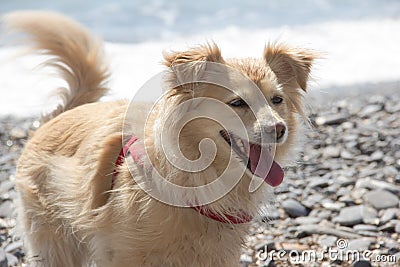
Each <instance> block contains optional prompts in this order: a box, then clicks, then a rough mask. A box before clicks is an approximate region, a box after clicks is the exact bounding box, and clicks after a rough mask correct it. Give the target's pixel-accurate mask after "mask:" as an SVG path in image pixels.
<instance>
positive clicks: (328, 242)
mask: <svg viewBox="0 0 400 267" xmlns="http://www.w3.org/2000/svg"><path fill="white" fill-rule="evenodd" d="M337 239H338V238H337V237H336V236H333V235H327V236H322V237H321V238H319V239H318V244H319V245H320V246H321V247H334V246H335V245H336V241H337Z"/></svg>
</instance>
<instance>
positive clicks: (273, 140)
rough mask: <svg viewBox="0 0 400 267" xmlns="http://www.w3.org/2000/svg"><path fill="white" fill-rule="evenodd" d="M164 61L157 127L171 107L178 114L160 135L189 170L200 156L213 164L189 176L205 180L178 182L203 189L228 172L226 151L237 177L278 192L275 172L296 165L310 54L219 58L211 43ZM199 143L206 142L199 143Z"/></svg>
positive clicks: (276, 49) (277, 48) (277, 49)
mask: <svg viewBox="0 0 400 267" xmlns="http://www.w3.org/2000/svg"><path fill="white" fill-rule="evenodd" d="M164 56H165V65H166V66H167V67H169V68H170V70H171V72H170V75H169V77H168V83H169V85H170V87H171V88H172V89H169V90H168V91H167V94H166V98H165V101H164V102H163V104H162V105H163V107H162V109H161V110H162V111H163V114H162V116H161V120H162V118H164V119H166V117H167V116H170V117H171V114H172V113H173V112H174V109H175V111H176V108H177V106H180V109H179V112H178V113H176V112H175V113H174V115H173V116H172V117H173V119H172V123H171V124H165V125H167V127H166V128H167V129H165V125H164V129H163V130H164V131H170V133H169V136H174V135H175V137H172V138H174V139H176V147H178V148H179V153H180V155H182V156H184V157H185V158H186V159H188V160H189V161H188V162H189V163H191V164H197V163H198V164H200V165H201V162H200V161H199V158H201V157H202V156H205V158H213V159H212V161H211V163H210V164H209V165H207V166H203V167H202V168H200V169H201V170H200V172H199V173H201V174H203V175H199V176H197V177H204V176H206V177H207V178H206V179H201V178H198V179H197V181H191V182H188V181H187V180H184V181H183V182H178V183H183V184H184V185H187V186H193V185H202V184H206V183H209V182H210V179H211V177H212V176H215V177H217V176H219V175H221V173H223V172H224V170H225V169H226V168H227V167H229V166H230V165H229V162H230V161H229V159H230V155H231V152H232V156H233V158H235V159H236V163H239V164H241V165H242V166H243V167H244V169H245V171H244V173H243V176H247V177H252V176H253V175H256V176H258V177H260V178H262V179H263V180H265V181H266V182H267V183H268V184H270V185H272V186H277V185H279V184H280V183H281V181H282V178H283V172H281V171H282V170H281V167H280V165H287V164H288V163H290V162H292V161H293V160H294V159H295V158H296V154H297V151H296V147H297V144H298V143H299V136H301V135H302V133H301V128H302V127H301V125H302V120H305V114H304V110H303V103H302V97H303V94H304V92H305V91H306V88H307V81H308V78H309V74H310V70H311V65H312V62H313V60H314V54H313V53H311V52H308V51H305V50H299V49H291V48H288V47H286V46H283V45H268V46H267V47H266V48H265V50H264V54H263V57H261V58H258V59H255V58H245V59H224V58H223V57H222V55H221V51H220V49H219V48H218V47H217V46H216V45H215V44H207V45H204V46H199V47H196V48H192V49H190V50H188V51H185V52H172V53H168V54H165V55H164ZM188 101H189V102H190V101H191V102H190V104H187V103H189V102H188ZM185 103H186V104H185ZM169 120H171V118H169ZM158 125H160V123H158ZM172 130H175V131H178V132H177V133H175V134H174V133H172ZM205 139H210V140H212V142H204V143H203V144H202V142H203V141H204V140H205ZM210 140H208V141H210ZM209 151H215V153H214V152H213V153H208V152H209ZM175 154H176V153H175ZM207 155H208V156H207ZM207 170H208V171H209V172H208V173H207V175H204V174H205V172H206V171H207ZM210 170H212V171H210ZM212 174H215V175H212ZM215 177H213V178H215ZM245 184H247V185H248V183H245Z"/></svg>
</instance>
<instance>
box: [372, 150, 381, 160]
mask: <svg viewBox="0 0 400 267" xmlns="http://www.w3.org/2000/svg"><path fill="white" fill-rule="evenodd" d="M384 156H385V154H383V152H382V151H380V150H377V151H375V152H374V153H372V154H371V155H370V156H369V160H370V161H381V160H382V159H383V157H384Z"/></svg>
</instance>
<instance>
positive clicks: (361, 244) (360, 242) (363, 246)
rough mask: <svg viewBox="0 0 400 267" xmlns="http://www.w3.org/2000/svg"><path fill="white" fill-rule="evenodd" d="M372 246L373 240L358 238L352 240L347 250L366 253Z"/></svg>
mask: <svg viewBox="0 0 400 267" xmlns="http://www.w3.org/2000/svg"><path fill="white" fill-rule="evenodd" d="M371 244H372V240H371V239H369V238H358V239H353V240H350V241H349V243H348V246H347V247H346V250H357V251H365V250H367V249H369V247H370V245H371Z"/></svg>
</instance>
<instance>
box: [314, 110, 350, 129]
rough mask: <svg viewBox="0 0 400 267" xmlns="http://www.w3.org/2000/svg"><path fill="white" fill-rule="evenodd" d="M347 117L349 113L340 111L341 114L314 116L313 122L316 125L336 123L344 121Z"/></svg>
mask: <svg viewBox="0 0 400 267" xmlns="http://www.w3.org/2000/svg"><path fill="white" fill-rule="evenodd" d="M348 118H349V114H346V113H341V114H328V115H325V116H320V117H317V118H315V123H316V124H317V125H318V126H322V125H336V124H341V123H342V122H345V121H346V120H347V119H348Z"/></svg>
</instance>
